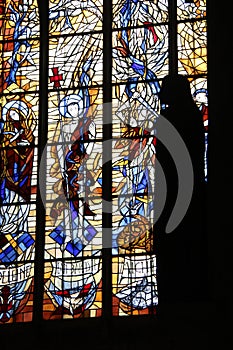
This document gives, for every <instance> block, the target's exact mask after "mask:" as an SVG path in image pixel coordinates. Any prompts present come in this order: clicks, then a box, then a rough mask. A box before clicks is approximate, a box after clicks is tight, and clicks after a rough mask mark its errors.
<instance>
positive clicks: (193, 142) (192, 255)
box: [155, 75, 207, 302]
mask: <svg viewBox="0 0 233 350" xmlns="http://www.w3.org/2000/svg"><path fill="white" fill-rule="evenodd" d="M159 98H160V102H161V106H162V108H161V112H160V114H161V115H163V116H164V117H165V118H166V119H167V120H168V121H169V122H170V123H172V124H173V126H174V127H175V128H176V130H177V132H178V133H179V134H180V136H181V137H182V139H183V141H184V142H185V145H186V147H187V149H188V152H189V154H190V158H191V161H192V165H193V174H194V185H193V193H192V199H191V202H190V205H189V207H188V210H187V212H186V215H185V216H184V218H183V220H182V221H181V223H180V224H179V225H178V226H177V228H175V229H174V231H172V232H171V233H169V234H166V233H165V227H166V224H167V222H168V219H169V217H170V215H171V212H172V209H173V207H174V204H175V201H176V197H177V193H178V190H179V188H178V187H179V186H178V185H179V182H178V180H179V179H178V176H177V171H176V165H175V164H174V161H173V159H172V158H171V155H170V154H169V153H168V151H167V150H166V147H165V146H166V145H163V144H161V142H159V131H158V143H157V147H156V154H157V158H158V160H159V162H160V164H161V165H162V168H163V171H164V173H165V177H166V182H167V198H166V204H165V207H164V209H163V212H162V215H161V216H160V218H159V220H158V222H157V223H156V225H155V230H156V233H157V236H158V245H159V249H158V280H159V298H160V301H165V302H167V301H171V302H174V301H188V300H189V301H190V300H200V299H202V298H203V296H204V295H205V293H206V283H207V274H206V262H205V259H206V233H205V231H206V230H205V174H204V150H205V134H204V125H203V120H202V115H201V112H200V110H199V109H198V107H197V105H196V104H195V102H194V100H193V98H192V94H191V90H190V85H189V81H188V79H187V78H186V77H185V76H182V75H174V76H171V75H168V76H166V77H164V79H163V81H162V85H161V91H160V94H159ZM174 147H175V145H174Z"/></svg>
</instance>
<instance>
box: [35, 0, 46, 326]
mask: <svg viewBox="0 0 233 350" xmlns="http://www.w3.org/2000/svg"><path fill="white" fill-rule="evenodd" d="M38 7H39V15H40V38H41V39H40V85H39V125H38V126H39V130H38V134H39V140H38V164H39V166H38V174H37V186H38V189H37V207H36V241H35V267H34V304H33V305H34V310H33V311H34V312H33V320H34V321H35V322H36V323H39V322H41V321H42V320H43V295H44V243H45V207H44V204H43V203H45V188H42V187H41V185H42V184H43V183H42V182H40V176H41V174H43V178H44V179H45V178H46V164H45V162H44V161H41V159H42V154H43V150H44V148H45V146H46V143H47V131H48V124H47V121H48V26H49V20H48V13H49V10H48V1H44V0H43V1H42V0H38ZM44 185H46V184H45V183H44Z"/></svg>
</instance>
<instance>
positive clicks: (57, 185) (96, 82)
mask: <svg viewBox="0 0 233 350" xmlns="http://www.w3.org/2000/svg"><path fill="white" fill-rule="evenodd" d="M49 6H50V10H49V18H50V27H49V84H48V88H49V96H48V107H49V110H48V143H47V147H46V150H45V152H46V155H45V160H46V169H47V173H46V180H47V181H46V184H47V188H46V240H45V260H46V263H45V296H44V318H45V319H60V318H77V317H98V316H101V309H102V289H101V288H102V287H101V279H102V268H101V265H102V261H101V248H102V202H101V194H102V192H101V181H102V177H101V167H102V142H100V140H102V124H103V122H102V115H101V113H99V110H98V105H100V104H102V103H103V92H102V84H103V78H102V75H103V67H102V66H103V62H102V60H103V59H102V52H103V43H102V42H103V34H102V33H98V32H99V31H100V29H101V28H102V8H101V3H100V1H95V2H91V1H90V2H88V3H87V4H86V5H85V6H84V3H83V2H82V1H62V2H58V3H57V4H54V2H52V1H50V2H49ZM98 140H99V141H98Z"/></svg>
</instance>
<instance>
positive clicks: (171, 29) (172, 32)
mask: <svg viewBox="0 0 233 350" xmlns="http://www.w3.org/2000/svg"><path fill="white" fill-rule="evenodd" d="M168 15H169V24H168V43H169V48H168V52H169V74H170V75H175V74H177V73H178V53H177V0H168Z"/></svg>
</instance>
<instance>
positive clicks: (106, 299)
mask: <svg viewBox="0 0 233 350" xmlns="http://www.w3.org/2000/svg"><path fill="white" fill-rule="evenodd" d="M111 102H112V1H109V0H103V104H104V105H103V140H104V143H103V170H102V171H103V173H102V174H103V188H102V190H103V208H102V210H103V214H102V219H103V250H102V251H103V259H102V266H103V269H102V273H103V290H102V293H103V294H102V295H103V316H104V318H105V319H106V320H108V319H109V318H110V317H111V315H112V249H111V246H112V203H111V201H112V162H111V160H109V159H111V158H112V157H111V155H112V141H111V140H112V107H111Z"/></svg>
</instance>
